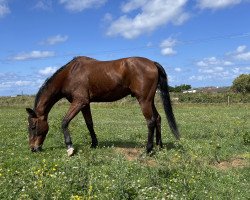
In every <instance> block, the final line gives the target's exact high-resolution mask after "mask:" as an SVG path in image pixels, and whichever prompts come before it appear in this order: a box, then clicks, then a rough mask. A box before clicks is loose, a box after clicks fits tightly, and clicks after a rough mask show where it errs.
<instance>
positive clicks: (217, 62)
mask: <svg viewBox="0 0 250 200" xmlns="http://www.w3.org/2000/svg"><path fill="white" fill-rule="evenodd" d="M196 65H197V66H198V67H209V68H210V67H214V66H230V65H233V63H232V62H231V61H227V60H222V59H218V58H216V57H214V56H213V57H209V58H204V59H202V60H200V61H198V62H196Z"/></svg>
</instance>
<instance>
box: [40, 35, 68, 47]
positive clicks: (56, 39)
mask: <svg viewBox="0 0 250 200" xmlns="http://www.w3.org/2000/svg"><path fill="white" fill-rule="evenodd" d="M68 38H69V37H68V36H67V35H64V36H63V35H55V36H51V37H49V38H47V39H46V40H44V41H42V42H41V44H45V45H55V44H58V43H62V42H66V41H67V40H68Z"/></svg>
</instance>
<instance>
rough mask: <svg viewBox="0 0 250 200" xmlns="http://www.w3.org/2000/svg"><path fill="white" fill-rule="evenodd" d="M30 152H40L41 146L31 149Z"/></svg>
mask: <svg viewBox="0 0 250 200" xmlns="http://www.w3.org/2000/svg"><path fill="white" fill-rule="evenodd" d="M31 151H32V152H40V151H42V147H41V146H39V147H32V148H31Z"/></svg>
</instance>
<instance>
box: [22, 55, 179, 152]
mask: <svg viewBox="0 0 250 200" xmlns="http://www.w3.org/2000/svg"><path fill="white" fill-rule="evenodd" d="M157 88H159V90H160V92H161V97H162V102H163V106H164V110H165V113H166V116H167V119H168V123H169V126H170V128H171V130H172V132H173V134H174V136H175V137H176V139H179V137H180V134H179V131H178V128H177V125H176V122H175V117H174V114H173V111H172V106H171V102H170V96H169V91H168V84H167V75H166V72H165V70H164V69H163V67H162V66H161V65H160V64H159V63H157V62H153V61H151V60H149V59H147V58H142V57H130V58H123V59H119V60H113V61H98V60H95V59H92V58H88V57H84V56H79V57H76V58H74V59H73V60H71V61H70V62H69V63H67V64H66V65H64V66H63V67H61V68H60V69H59V70H57V71H56V72H55V73H54V74H53V75H52V76H51V77H50V78H49V79H47V80H46V81H45V83H44V84H43V85H42V87H41V88H40V89H39V91H38V93H37V95H36V98H35V105H34V108H33V109H31V108H26V111H27V113H28V115H29V116H28V122H29V129H28V130H29V146H30V148H31V151H32V152H37V151H40V150H41V149H42V145H43V142H44V140H45V138H46V135H47V133H48V130H49V126H48V122H47V119H48V114H49V112H50V110H51V108H52V106H53V105H54V104H55V103H56V102H57V101H59V100H60V99H62V98H66V99H67V100H68V101H69V102H70V103H71V105H70V108H69V110H68V112H67V114H66V115H65V117H64V118H63V121H62V130H63V134H64V139H65V144H66V147H67V149H68V150H67V151H68V155H69V156H71V155H73V153H74V149H73V145H72V141H71V137H70V133H69V130H68V126H69V123H70V121H71V120H72V119H73V118H74V117H75V116H76V115H77V114H78V113H79V112H82V114H83V117H84V119H85V122H86V125H87V128H88V130H89V132H90V136H91V139H92V144H91V146H92V147H96V146H97V145H98V141H97V138H96V134H95V131H94V128H93V121H92V115H91V110H90V103H91V102H111V101H116V100H119V99H121V98H123V97H125V96H127V95H131V96H134V97H136V99H137V100H138V102H139V104H140V107H141V110H142V113H143V115H144V117H145V119H146V122H147V127H148V141H147V152H148V153H149V152H150V151H152V149H153V141H154V131H155V130H156V131H155V132H156V144H157V145H159V146H160V147H162V139H161V117H160V115H159V113H158V112H157V110H156V107H155V104H154V96H155V93H156V90H157Z"/></svg>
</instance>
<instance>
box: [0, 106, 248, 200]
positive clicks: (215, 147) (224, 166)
mask: <svg viewBox="0 0 250 200" xmlns="http://www.w3.org/2000/svg"><path fill="white" fill-rule="evenodd" d="M23 104H25V103H23ZM32 104H33V102H32ZM32 104H31V105H30V106H31V107H32ZM67 108H68V106H67V104H60V105H56V106H54V108H53V109H52V111H51V113H50V115H49V125H50V130H49V134H48V135H47V139H46V140H45V143H44V146H43V149H44V150H43V152H41V153H31V152H30V150H29V149H28V142H27V137H28V133H27V123H28V122H27V114H26V111H25V107H24V106H23V105H17V104H15V105H14V106H11V105H9V106H2V107H0V109H1V111H0V120H1V122H0V188H1V189H0V199H6V200H7V199H25V200H27V199H39V200H40V199H46V200H47V199H74V200H77V199H101V200H102V199H107V200H109V199H115V200H120V199H141V200H144V199H220V200H221V199H241V200H242V199H249V197H250V189H249V188H250V180H249V177H250V170H249V159H250V153H249V150H250V146H249V145H250V144H249V135H250V120H249V119H250V104H232V105H230V106H226V105H222V104H214V105H209V104H203V105H202V104H176V105H174V113H175V116H176V120H177V123H178V125H179V128H180V132H181V135H182V138H181V140H180V141H179V142H177V141H175V139H174V137H173V135H172V134H171V133H170V130H169V127H168V125H167V120H166V118H165V115H164V113H163V109H162V106H161V104H159V103H158V104H157V108H158V110H159V112H160V113H161V116H162V137H163V143H164V148H163V149H159V148H157V147H155V150H154V152H153V153H152V155H150V156H149V155H146V154H145V143H146V139H147V134H146V132H147V128H146V123H145V120H144V118H143V115H142V114H141V111H140V108H139V106H138V104H137V103H133V102H132V103H131V102H117V103H110V104H92V105H91V108H92V114H93V120H94V126H95V131H96V134H97V137H98V139H99V146H98V148H96V149H91V148H90V136H89V134H88V132H87V128H86V125H85V123H84V121H83V117H82V116H81V114H79V115H78V116H77V117H76V118H75V119H73V121H72V122H71V124H70V130H71V136H72V139H73V143H74V147H75V149H76V150H77V152H76V154H75V155H74V156H73V157H70V158H69V157H67V154H66V148H65V145H64V140H63V134H62V132H61V129H60V127H61V120H62V118H63V116H64V114H65V112H66V111H67Z"/></svg>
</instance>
